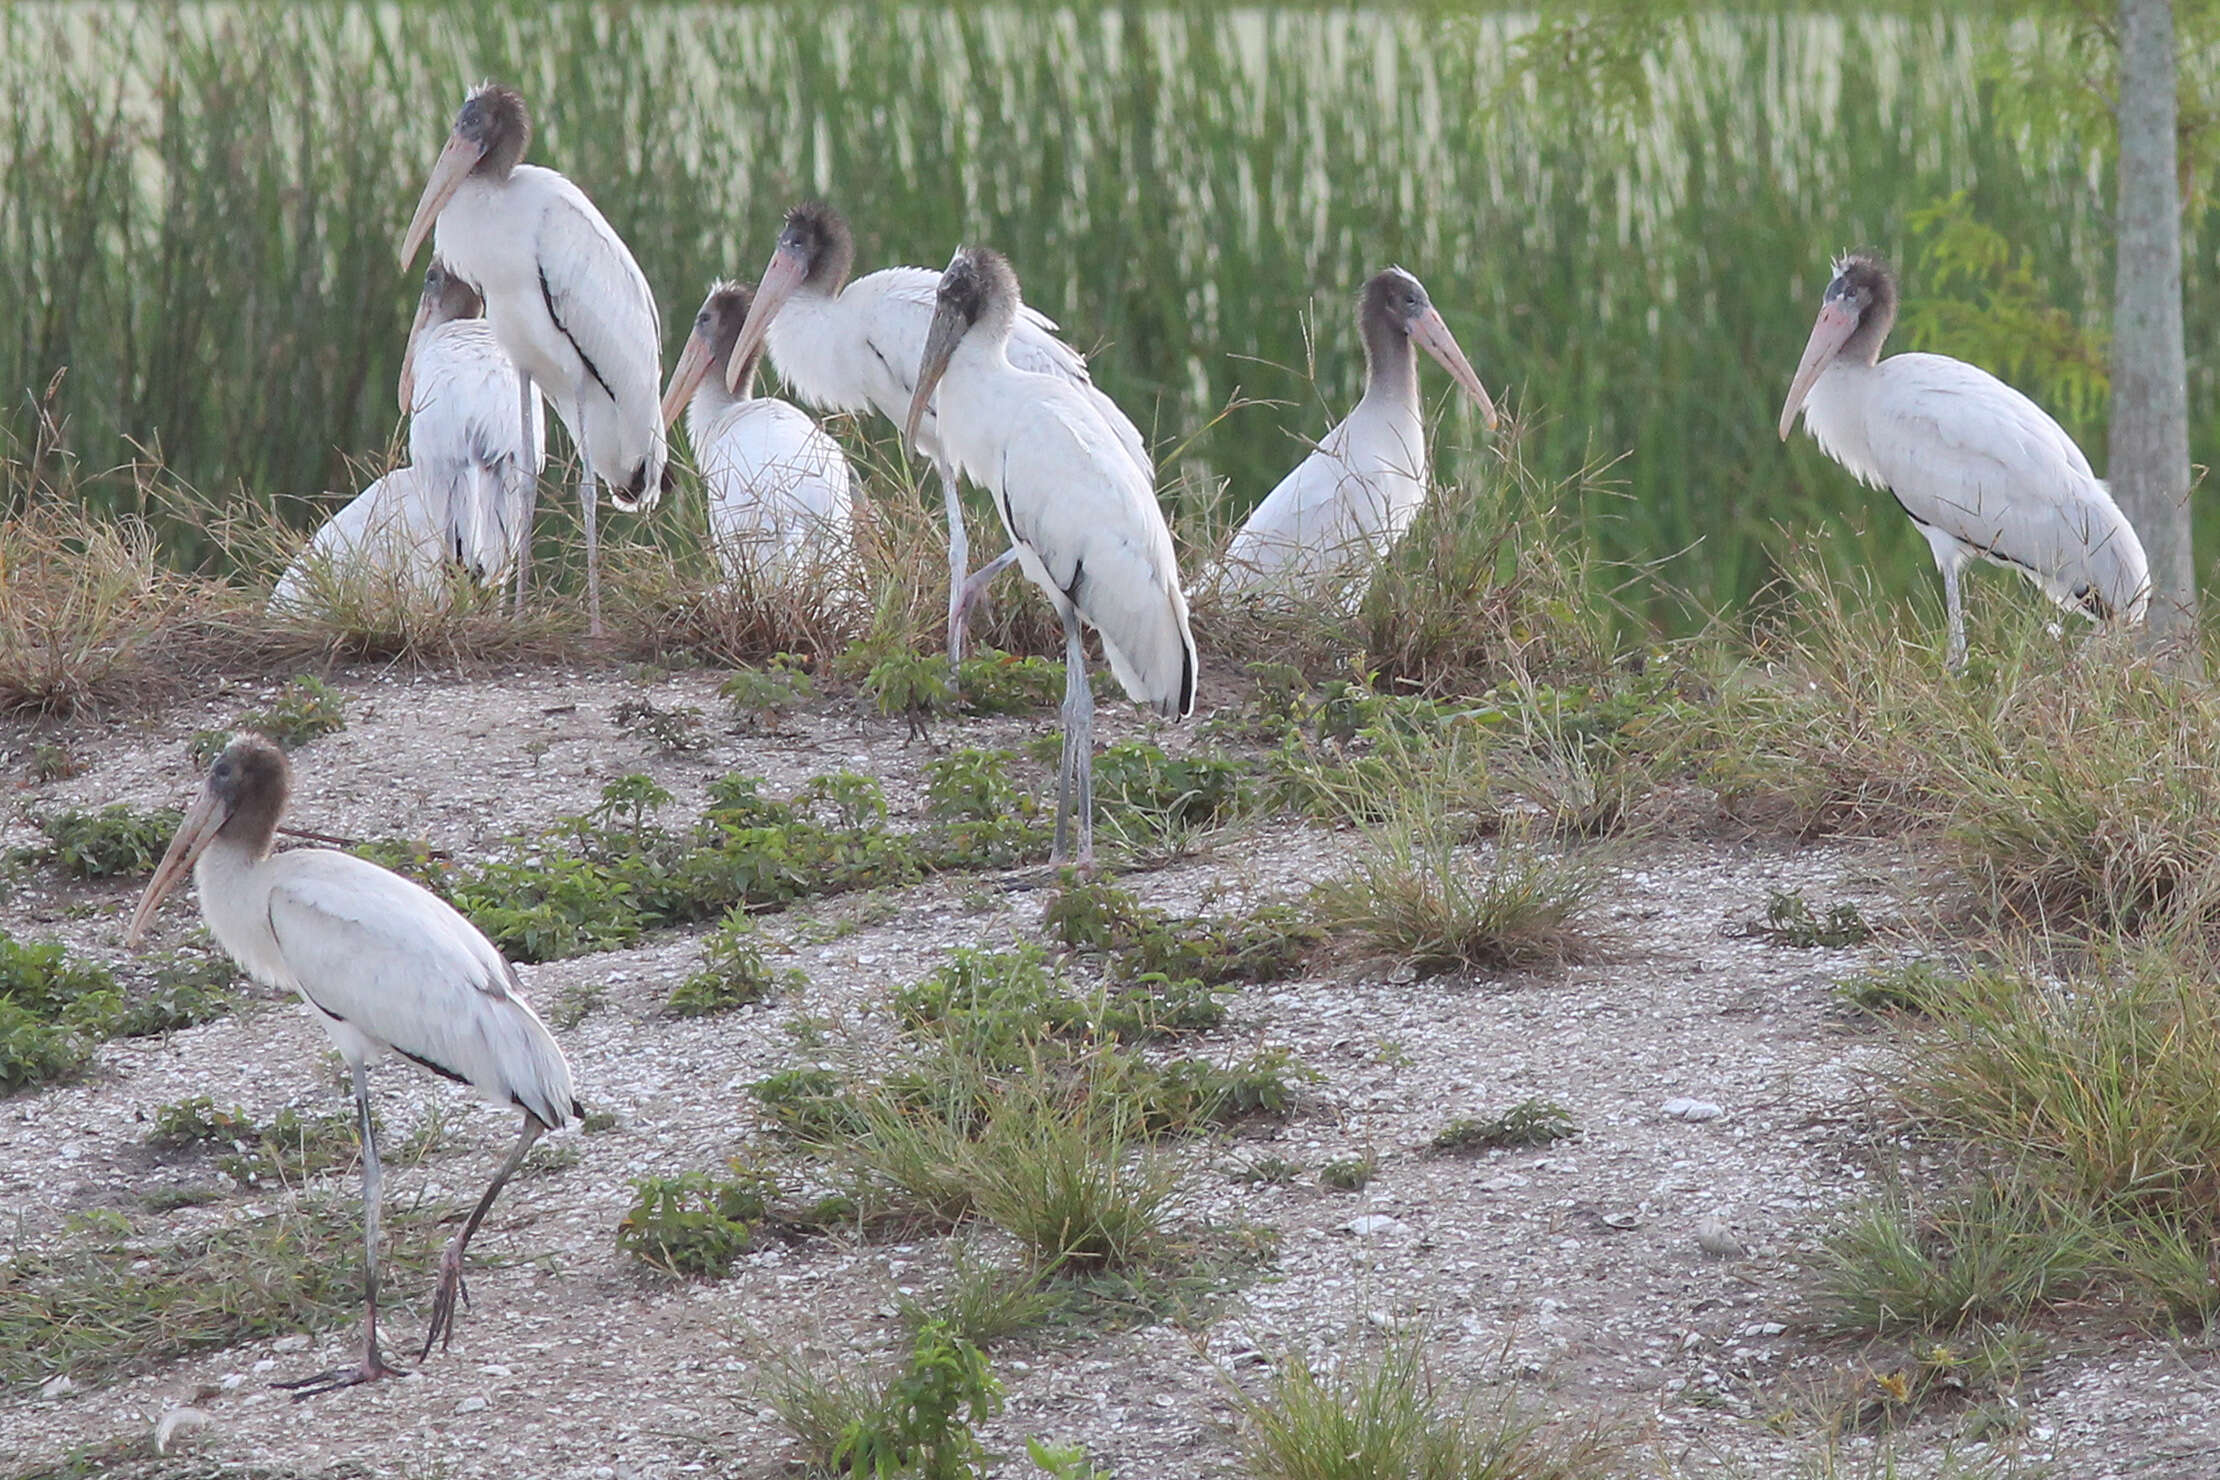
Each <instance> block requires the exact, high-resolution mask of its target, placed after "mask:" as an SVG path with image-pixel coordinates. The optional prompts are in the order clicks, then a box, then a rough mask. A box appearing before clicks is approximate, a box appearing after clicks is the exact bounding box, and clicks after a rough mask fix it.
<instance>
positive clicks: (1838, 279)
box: [1780, 254, 2151, 669]
mask: <svg viewBox="0 0 2220 1480" xmlns="http://www.w3.org/2000/svg"><path fill="white" fill-rule="evenodd" d="M1895 322H1896V279H1895V278H1894V277H1892V276H1891V275H1890V273H1889V270H1888V268H1887V266H1886V265H1884V264H1883V263H1882V262H1881V260H1880V259H1879V258H1877V257H1871V256H1865V255H1862V254H1853V255H1851V256H1848V257H1844V258H1843V259H1842V260H1840V261H1839V262H1837V263H1836V264H1835V276H1834V281H1832V282H1830V283H1829V284H1828V285H1827V294H1826V297H1825V298H1824V299H1823V300H1822V301H1821V303H1820V306H1819V318H1818V321H1817V322H1816V323H1814V324H1813V325H1812V331H1811V339H1810V340H1809V342H1807V343H1806V344H1805V346H1804V357H1803V360H1802V362H1801V363H1799V364H1798V365H1797V367H1796V378H1795V379H1794V380H1793V381H1791V382H1790V383H1789V387H1788V401H1787V403H1786V404H1785V405H1783V406H1782V407H1781V428H1780V430H1781V440H1782V441H1784V442H1785V441H1787V440H1788V434H1789V432H1790V430H1791V429H1792V428H1793V427H1794V426H1795V425H1796V413H1797V412H1798V411H1802V412H1803V413H1804V430H1806V431H1808V432H1810V433H1811V436H1812V440H1813V441H1815V442H1817V443H1818V444H1819V448H1820V450H1821V451H1822V452H1824V453H1826V454H1827V455H1828V456H1829V457H1831V458H1833V459H1834V460H1835V461H1836V462H1838V463H1840V464H1842V465H1843V466H1844V467H1845V468H1847V469H1849V470H1850V472H1851V473H1852V474H1853V475H1854V476H1856V478H1857V479H1858V481H1859V482H1861V483H1866V484H1871V485H1873V486H1874V487H1878V488H1885V489H1887V490H1888V491H1889V492H1890V493H1892V494H1894V495H1895V496H1896V501H1897V503H1899V504H1900V505H1902V506H1903V509H1904V512H1905V513H1907V514H1909V515H1910V516H1911V518H1912V522H1913V523H1914V524H1916V525H1918V526H1919V532H1920V533H1921V534H1923V535H1925V536H1926V537H1927V543H1928V545H1929V547H1930V548H1931V549H1933V551H1934V552H1935V564H1936V565H1938V566H1940V567H1941V568H1942V578H1943V601H1944V605H1945V606H1946V607H1947V608H1948V610H1949V614H1950V645H1949V653H1948V661H1949V664H1950V666H1951V667H1952V668H1953V669H1959V668H1963V667H1964V666H1965V661H1966V623H1965V613H1964V609H1963V607H1962V605H1961V603H1960V600H1959V593H1958V575H1959V571H1960V570H1961V569H1963V568H1964V566H1965V563H1966V562H1967V561H1968V560H1970V559H1973V558H1974V557H1976V556H1979V557H1982V558H1984V559H1987V560H1992V561H1994V562H1996V563H1997V564H1998V565H2008V566H2011V567H2012V568H2013V569H2015V570H2017V571H2018V572H2019V573H2020V574H2021V575H2023V576H2025V577H2027V579H2028V580H2030V581H2032V582H2034V583H2035V585H2036V586H2037V587H2039V588H2040V589H2041V590H2042V592H2043V594H2044V595H2046V596H2048V597H2050V599H2051V600H2053V601H2055V602H2057V603H2058V604H2059V605H2060V606H2063V607H2066V608H2068V609H2071V610H2078V611H2081V612H2085V613H2087V614H2088V615H2089V616H2091V617H2093V618H2095V619H2096V620H2098V621H2100V622H2120V623H2130V624H2132V623H2135V622H2140V621H2142V620H2143V613H2144V611H2145V609H2146V608H2147V607H2148V606H2149V605H2150V588H2151V581H2150V566H2149V563H2148V562H2147V561H2146V560H2145V559H2144V557H2143V543H2142V541H2140V540H2138V539H2137V538H2136V537H2135V530H2134V529H2133V528H2132V527H2131V526H2130V525H2129V524H2128V521H2127V516H2126V515H2124V514H2122V513H2121V512H2120V507H2119V505H2117V504H2115V503H2113V502H2112V495H2111V494H2110V493H2108V492H2106V491H2105V486H2104V484H2102V483H2101V482H2099V481H2098V480H2097V476H2096V474H2095V473H2093V472H2091V471H2090V469H2089V459H2088V458H2086V457H2084V456H2082V452H2081V449H2080V448H2079V447H2077V446H2076V445H2074V439H2073V438H2071V437H2069V436H2067V435H2066V429H2065V428H2064V427H2061V426H2060V425H2059V424H2058V423H2057V422H2055V421H2053V420H2052V419H2051V418H2050V416H2049V415H2048V414H2046V413H2045V412H2044V411H2043V409H2042V408H2041V407H2040V406H2037V405H2036V404H2035V403H2034V402H2033V401H2030V400H2029V399H2028V398H2027V397H2025V396H2023V395H2021V394H2020V393H2019V392H2018V391H2016V390H2014V389H2012V387H2010V386H2008V385H2006V384H2005V383H2004V382H2003V381H2001V380H1998V379H1997V378H1996V377H1995V376H1993V375H1991V374H1989V372H1988V371H1986V370H1981V369H1977V368H1975V367H1974V366H1972V365H1968V364H1967V363H1966V362H1965V361H1963V360H1953V359H1951V358H1950V357H1949V356H1947V355H1926V354H1909V355H1891V356H1890V357H1889V358H1887V359H1885V360H1884V359H1882V358H1881V342H1882V341H1883V340H1885V339H1887V338H1888V333H1889V327H1890V326H1891V325H1892V324H1894V323H1895Z"/></svg>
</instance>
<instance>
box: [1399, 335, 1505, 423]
mask: <svg viewBox="0 0 2220 1480" xmlns="http://www.w3.org/2000/svg"><path fill="white" fill-rule="evenodd" d="M1411 338H1413V339H1415V340H1417V341H1418V342H1419V343H1420V344H1422V345H1424V346H1425V347H1426V352H1427V353H1428V354H1430V355H1432V356H1433V357H1434V358H1435V359H1437V360H1439V361H1441V367H1442V369H1444V370H1447V371H1448V372H1449V378H1450V379H1451V380H1454V381H1456V382H1457V384H1458V385H1460V386H1462V387H1463V388H1464V392H1465V394H1466V395H1468V396H1470V397H1472V399H1473V400H1475V401H1477V402H1479V403H1480V417H1481V420H1483V421H1485V422H1486V423H1487V424H1488V430H1489V431H1491V432H1492V431H1494V430H1495V428H1496V423H1497V422H1498V421H1500V420H1501V419H1502V418H1500V417H1498V416H1497V415H1496V412H1495V402H1493V401H1491V400H1489V399H1488V392H1487V389H1486V387H1484V386H1482V385H1481V384H1480V376H1479V373H1478V372H1477V371H1475V370H1474V369H1473V368H1472V362H1471V361H1470V360H1468V359H1466V358H1465V352H1464V351H1463V350H1461V349H1459V348H1458V347H1457V336H1456V335H1454V334H1452V333H1450V332H1449V323H1448V321H1447V320H1445V319H1444V318H1442V316H1441V310H1440V309H1438V308H1434V307H1432V306H1429V307H1428V308H1427V310H1426V312H1424V313H1422V314H1420V315H1419V316H1418V317H1417V318H1415V319H1413V320H1411Z"/></svg>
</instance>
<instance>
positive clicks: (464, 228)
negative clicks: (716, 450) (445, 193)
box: [432, 164, 668, 507]
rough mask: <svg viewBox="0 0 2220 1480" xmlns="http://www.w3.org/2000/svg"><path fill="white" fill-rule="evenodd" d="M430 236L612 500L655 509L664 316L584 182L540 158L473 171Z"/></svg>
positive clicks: (661, 450)
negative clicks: (508, 168)
mask: <svg viewBox="0 0 2220 1480" xmlns="http://www.w3.org/2000/svg"><path fill="white" fill-rule="evenodd" d="M432 240H433V249H434V251H435V252H436V253H437V254H438V255H439V257H440V258H441V259H442V260H443V261H445V262H446V263H447V264H448V265H449V266H450V267H451V268H453V269H454V271H455V273H456V274H457V275H458V276H460V277H462V278H463V279H464V280H465V281H467V282H469V283H472V284H474V285H475V286H476V287H477V289H478V291H479V292H480V293H481V294H483V295H484V296H485V300H486V322H487V323H489V324H491V325H492V326H493V333H494V336H495V338H496V339H498V340H499V341H500V344H501V348H502V350H503V351H504V352H506V353H507V355H508V356H509V358H510V359H511V360H512V361H514V362H515V363H516V365H517V367H518V368H519V369H521V370H522V371H523V372H524V373H525V374H526V375H529V376H530V377H531V378H532V383H533V385H534V386H536V387H537V388H538V389H539V390H540V392H541V393H542V394H544V395H545V396H547V398H548V399H549V400H550V401H552V402H553V403H554V405H555V412H556V415H558V416H560V417H561V418H562V420H563V425H564V426H565V427H567V428H568V429H569V430H570V433H571V437H572V439H573V440H574V441H575V442H577V444H578V445H579V446H580V447H583V448H584V449H586V451H587V453H588V454H589V455H590V456H591V458H592V460H593V471H594V473H595V474H596V475H597V476H599V477H600V478H601V479H602V481H604V482H606V483H607V484H609V485H610V487H611V489H612V490H613V491H614V493H615V496H616V497H617V499H618V502H619V503H620V504H623V505H627V506H629V505H631V504H633V503H638V504H640V505H641V506H643V507H652V506H653V504H654V503H655V500H656V498H657V497H658V496H659V494H660V490H661V480H662V476H663V464H664V461H665V459H666V457H667V456H668V448H667V446H666V445H665V443H664V436H663V424H662V420H661V418H659V417H658V416H657V415H656V414H655V408H656V402H657V400H658V399H659V397H660V396H661V393H662V376H663V365H662V342H663V339H662V325H661V322H660V321H659V319H658V318H657V316H656V310H655V294H654V293H653V292H652V291H651V290H650V289H649V287H648V282H647V278H646V277H645V276H644V275H643V274H642V273H641V271H640V266H639V264H638V263H637V262H635V261H633V260H632V253H631V252H630V251H629V250H627V249H626V247H625V245H624V242H623V240H622V239H621V238H619V237H618V235H617V233H616V231H615V229H614V228H612V227H611V226H610V225H609V223H608V221H607V220H606V219H605V218H604V217H603V216H602V214H601V212H600V211H599V210H598V209H596V208H595V206H594V203H593V202H592V201H590V200H588V199H587V198H586V195H585V192H583V191H581V190H580V189H579V188H578V187H577V186H576V185H573V184H572V183H571V182H570V181H569V180H567V179H565V178H564V177H563V176H562V175H560V174H558V173H556V172H555V171H554V170H549V169H542V168H540V167H539V166H538V165H530V164H520V165H518V166H517V167H516V168H515V170H513V171H512V172H511V173H510V174H509V175H508V177H507V178H506V179H500V180H496V179H491V178H488V177H486V176H482V175H472V176H469V177H467V178H466V179H464V180H463V182H462V183H461V184H460V185H459V186H457V187H456V189H455V193H454V194H453V195H452V196H450V197H449V198H448V201H447V204H446V206H445V207H444V208H443V209H442V210H441V211H440V213H439V223H438V225H437V226H435V227H434V228H433V232H432Z"/></svg>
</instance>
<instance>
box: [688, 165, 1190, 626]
mask: <svg viewBox="0 0 2220 1480" xmlns="http://www.w3.org/2000/svg"><path fill="white" fill-rule="evenodd" d="M855 260H856V245H855V239H854V237H853V236H851V235H850V233H849V230H848V223H847V222H846V221H845V220H843V219H842V218H841V215H840V213H839V212H838V211H836V210H834V209H833V208H832V207H831V206H828V205H825V204H823V203H822V202H819V201H808V202H805V203H803V204H801V205H798V206H796V207H794V208H793V209H792V210H790V211H788V212H787V213H786V228H785V229H784V230H783V231H781V232H780V233H779V240H778V246H777V248H776V249H775V250H774V251H773V252H772V253H771V261H770V265H769V266H767V267H765V268H764V269H763V281H762V282H761V283H760V284H759V285H758V286H757V288H756V295H755V303H754V305H753V306H752V307H751V308H750V309H749V311H748V318H747V322H746V323H745V324H743V325H742V326H741V329H740V338H739V340H738V341H737V342H736V343H735V344H734V346H733V350H732V354H731V357H730V358H729V360H728V361H727V362H726V367H725V383H726V384H727V385H728V386H730V387H733V388H737V387H738V386H739V384H740V373H741V370H742V368H743V366H744V365H746V364H748V363H751V362H752V360H753V357H754V356H755V354H756V353H757V351H759V350H761V349H762V348H763V347H764V346H765V345H766V344H768V346H769V348H770V355H771V368H773V369H774V370H776V371H778V374H779V379H780V380H782V381H784V382H785V383H786V384H787V385H788V386H790V387H791V388H792V389H793V391H794V393H795V394H796V395H799V396H800V397H801V398H802V399H803V400H805V401H807V402H809V403H810V404H811V405H812V406H815V407H817V408H818V409H820V410H824V411H876V412H878V413H879V415H881V416H883V417H885V418H886V419H887V420H888V421H890V422H893V423H894V424H895V425H896V426H902V425H904V424H905V423H906V422H909V421H911V420H912V417H911V407H912V404H913V403H914V402H916V401H917V399H918V398H917V396H916V390H917V382H916V375H917V367H918V363H919V361H920V359H921V358H922V357H923V355H924V352H925V337H926V333H927V331H928V329H929V328H930V327H931V325H932V322H933V313H934V296H933V295H934V292H935V290H936V288H937V287H938V285H939V283H940V277H941V275H940V274H939V273H937V272H935V271H933V270H932V269H931V268H929V267H883V268H881V269H879V270H878V271H877V272H873V273H868V274H866V275H865V276H863V277H860V278H857V279H856V280H855V281H854V282H852V283H851V282H849V281H848V273H849V271H850V269H851V268H853V267H854V266H855ZM1055 330H1056V324H1055V321H1054V320H1052V319H1049V318H1047V317H1045V316H1044V315H1042V314H1040V313H1038V312H1036V311H1035V310H1033V309H1030V308H1023V307H1021V308H1020V309H1019V310H1018V313H1017V316H1016V319H1015V320H1014V321H1013V322H1012V323H1011V325H1010V328H1009V335H1008V339H1009V344H1008V359H1009V361H1010V363H1011V364H1012V365H1013V366H1015V367H1016V368H1018V369H1020V370H1027V371H1033V372H1036V373H1039V374H1042V375H1048V376H1053V377H1055V378H1056V379H1058V380H1061V381H1063V382H1065V383H1066V384H1068V385H1070V386H1071V387H1072V388H1073V390H1074V392H1075V393H1076V395H1077V397H1078V399H1080V400H1082V401H1085V402H1086V403H1087V404H1088V405H1089V406H1090V407H1091V408H1092V409H1093V410H1094V412H1095V414H1096V415H1097V416H1098V417H1099V418H1100V419H1101V420H1102V422H1103V424H1104V425H1105V426H1106V427H1107V428H1108V429H1109V431H1110V434H1111V436H1112V438H1113V440H1114V442H1115V443H1116V445H1117V447H1118V449H1119V451H1120V452H1121V453H1122V455H1123V456H1124V457H1125V458H1126V460H1127V461H1128V462H1130V463H1131V464H1132V465H1133V467H1134V470H1135V471H1136V472H1137V473H1138V474H1139V476H1140V478H1141V480H1142V482H1144V483H1146V484H1147V485H1148V486H1150V487H1152V488H1153V487H1154V486H1155V484H1156V465H1155V464H1154V463H1152V462H1151V461H1150V460H1149V454H1148V447H1147V444H1145V443H1144V442H1143V441H1142V440H1141V432H1140V428H1138V427H1136V426H1134V424H1133V422H1132V419H1131V418H1129V417H1128V416H1127V415H1126V414H1125V413H1124V412H1123V411H1120V410H1119V409H1118V406H1117V403H1116V402H1114V401H1112V400H1111V399H1110V398H1109V397H1108V396H1106V395H1104V394H1103V393H1102V391H1101V390H1100V389H1099V388H1098V387H1097V386H1096V385H1095V383H1094V382H1093V380H1092V379H1090V378H1089V376H1088V374H1087V360H1086V357H1085V356H1084V355H1082V354H1080V353H1079V351H1077V350H1075V349H1073V348H1072V347H1071V346H1070V345H1068V344H1066V343H1064V341H1062V340H1061V339H1058V338H1057V337H1056V333H1055ZM914 421H915V425H916V432H915V434H914V435H912V436H910V437H908V438H907V439H906V440H907V442H908V443H909V445H910V446H913V447H915V448H916V449H917V451H918V454H919V455H920V456H921V457H923V458H925V459H926V460H927V461H928V462H930V463H932V465H933V467H934V469H935V470H936V471H937V472H938V473H939V475H940V488H941V498H942V501H943V503H944V504H945V505H946V507H947V511H948V656H949V658H950V660H951V661H953V660H956V659H959V658H961V657H962V656H963V647H964V621H965V615H966V613H968V612H969V611H970V609H971V606H972V604H973V603H974V602H976V601H977V599H978V596H979V593H980V592H981V591H983V590H985V589H986V586H987V583H988V582H989V581H992V580H993V579H994V577H995V576H996V575H998V574H1000V572H1001V571H1002V569H1003V567H1005V566H1007V565H1008V564H1010V562H1011V561H1012V560H1014V559H1016V558H1017V552H1016V551H1015V550H1014V549H1012V550H1009V551H1006V552H1004V553H1003V554H1002V555H1001V556H1000V557H998V558H997V559H995V560H992V561H989V562H988V563H987V564H986V565H984V566H981V567H980V569H979V571H978V573H977V574H972V573H971V571H970V564H971V546H970V541H969V538H968V537H967V535H966V534H965V532H964V511H963V500H962V499H961V497H960V496H959V495H958V492H957V483H956V471H957V469H956V459H955V458H954V457H953V456H951V455H950V453H949V450H948V446H947V440H946V437H945V436H944V434H943V433H942V431H941V429H940V421H939V418H938V417H937V416H936V415H935V413H934V406H933V403H932V399H931V397H930V396H929V395H928V396H927V397H926V398H925V401H924V409H923V411H922V412H921V413H920V414H919V415H918V416H916V417H915V418H914ZM974 481H977V480H976V479H975V480H974ZM982 486H984V485H983V484H982Z"/></svg>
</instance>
